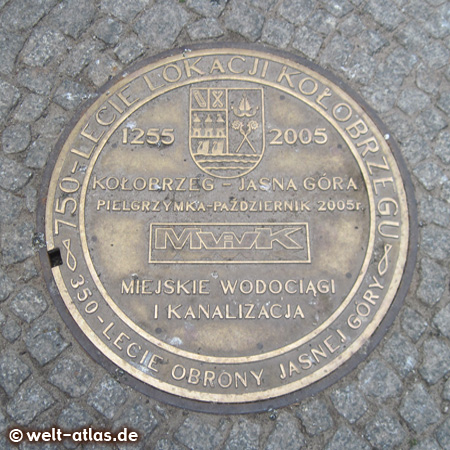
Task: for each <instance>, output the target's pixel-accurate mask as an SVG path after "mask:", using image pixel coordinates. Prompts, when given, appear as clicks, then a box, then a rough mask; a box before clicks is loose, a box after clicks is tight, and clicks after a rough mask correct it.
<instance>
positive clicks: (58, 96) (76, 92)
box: [53, 80, 91, 111]
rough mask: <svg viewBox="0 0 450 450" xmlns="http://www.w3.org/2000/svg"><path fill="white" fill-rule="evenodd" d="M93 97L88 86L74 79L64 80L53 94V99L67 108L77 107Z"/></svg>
mask: <svg viewBox="0 0 450 450" xmlns="http://www.w3.org/2000/svg"><path fill="white" fill-rule="evenodd" d="M90 97H91V93H90V91H89V89H88V88H86V86H84V85H82V84H80V83H76V82H75V81H72V80H64V81H63V82H62V83H61V85H60V86H59V87H58V89H57V90H56V92H55V95H54V96H53V101H54V102H55V103H57V104H58V105H59V106H61V107H62V108H64V109H66V110H69V111H70V110H72V109H75V108H77V107H78V106H79V105H80V104H81V103H82V102H84V101H86V100H87V99H89V98H90Z"/></svg>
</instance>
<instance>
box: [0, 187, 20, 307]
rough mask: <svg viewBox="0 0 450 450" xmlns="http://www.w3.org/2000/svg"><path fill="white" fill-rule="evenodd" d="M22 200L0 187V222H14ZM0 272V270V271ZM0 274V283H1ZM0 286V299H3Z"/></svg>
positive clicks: (18, 213)
mask: <svg viewBox="0 0 450 450" xmlns="http://www.w3.org/2000/svg"><path fill="white" fill-rule="evenodd" d="M22 204H23V201H22V199H21V198H20V197H16V196H15V195H13V194H11V193H10V192H7V191H3V190H2V189H0V224H9V223H14V222H15V221H16V220H17V218H18V217H19V216H20V212H21V210H22ZM0 273H1V272H0ZM1 277H2V276H1V275H0V285H1ZM3 300H4V298H2V294H1V288H0V301H3Z"/></svg>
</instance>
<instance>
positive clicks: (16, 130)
mask: <svg viewBox="0 0 450 450" xmlns="http://www.w3.org/2000/svg"><path fill="white" fill-rule="evenodd" d="M30 142H31V130H30V125H28V124H24V123H18V124H14V125H10V126H9V127H7V128H5V130H4V131H3V133H2V148H3V151H4V152H5V153H7V154H11V153H20V152H23V151H24V150H26V148H27V147H28V145H29V144H30Z"/></svg>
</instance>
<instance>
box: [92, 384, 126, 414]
mask: <svg viewBox="0 0 450 450" xmlns="http://www.w3.org/2000/svg"><path fill="white" fill-rule="evenodd" d="M126 399H127V393H126V391H125V389H123V388H122V387H121V385H120V384H119V383H118V382H117V381H114V380H113V379H112V378H111V377H109V376H105V377H104V378H103V379H102V380H101V381H100V383H99V384H97V386H96V387H95V388H94V390H93V391H92V392H91V393H90V394H89V396H88V404H89V405H91V406H92V407H93V408H94V409H96V410H97V411H98V412H99V413H100V414H103V415H104V416H105V417H106V418H107V419H112V418H113V417H114V416H115V415H116V413H117V411H118V410H119V408H120V407H121V406H122V405H123V404H124V403H125V401H126Z"/></svg>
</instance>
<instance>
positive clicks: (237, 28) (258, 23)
mask: <svg viewBox="0 0 450 450" xmlns="http://www.w3.org/2000/svg"><path fill="white" fill-rule="evenodd" d="M225 25H226V27H227V28H229V29H230V30H232V31H234V32H236V33H239V34H240V35H241V36H243V37H245V38H247V39H248V40H249V41H251V42H255V41H256V40H257V39H258V38H259V37H260V36H261V34H262V29H263V26H264V15H263V14H261V13H260V12H259V11H258V10H257V9H255V8H252V7H250V6H249V5H248V4H247V3H246V0H231V2H230V10H229V12H228V14H227V15H226V17H225Z"/></svg>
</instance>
